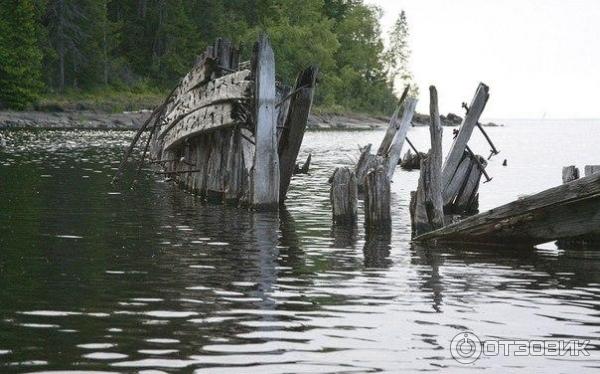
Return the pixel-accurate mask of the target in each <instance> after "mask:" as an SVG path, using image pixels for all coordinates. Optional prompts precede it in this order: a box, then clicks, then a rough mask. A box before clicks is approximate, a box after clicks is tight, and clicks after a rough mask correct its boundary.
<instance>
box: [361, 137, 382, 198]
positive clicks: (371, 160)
mask: <svg viewBox="0 0 600 374" xmlns="http://www.w3.org/2000/svg"><path fill="white" fill-rule="evenodd" d="M382 160H383V158H382V157H381V156H376V155H374V154H371V144H367V145H366V146H364V147H362V148H361V149H360V157H359V158H358V162H357V163H356V168H355V169H354V172H355V174H356V180H357V181H358V190H359V191H360V192H362V191H363V190H364V182H365V178H366V177H367V173H368V172H369V171H370V170H371V169H373V168H374V167H376V166H377V165H379V164H381V163H382V162H383V161H382Z"/></svg>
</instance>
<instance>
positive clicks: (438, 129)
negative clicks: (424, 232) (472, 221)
mask: <svg viewBox="0 0 600 374" xmlns="http://www.w3.org/2000/svg"><path fill="white" fill-rule="evenodd" d="M429 119H430V121H431V123H430V125H429V138H430V141H431V152H430V155H429V159H430V161H429V167H430V170H429V174H430V177H429V188H428V189H426V190H425V192H426V194H425V200H426V201H428V202H431V207H432V212H431V214H429V213H428V215H429V216H430V217H431V222H432V226H433V228H434V229H438V228H440V227H442V226H444V199H443V197H442V154H443V150H442V136H443V131H444V130H443V129H442V121H441V119H440V111H439V107H438V94H437V89H436V88H435V86H430V87H429Z"/></svg>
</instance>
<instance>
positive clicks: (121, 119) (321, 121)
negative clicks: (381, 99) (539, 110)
mask: <svg viewBox="0 0 600 374" xmlns="http://www.w3.org/2000/svg"><path fill="white" fill-rule="evenodd" d="M150 113H151V111H150V110H140V111H132V112H121V113H108V112H102V111H91V110H73V111H58V112H42V111H24V112H15V111H0V129H54V130H69V129H81V130H136V129H139V128H140V126H141V125H142V124H143V123H144V121H145V120H146V119H147V118H148V116H149V115H150ZM389 121H390V118H389V117H385V116H374V115H369V114H360V113H347V114H338V113H327V112H321V111H319V113H317V114H311V115H310V117H309V119H308V125H307V129H308V130H309V131H310V130H374V129H382V128H386V127H387V126H388V124H389ZM461 121H462V118H461V117H459V116H456V115H453V114H449V115H448V116H442V124H443V125H444V126H459V125H460V123H461ZM428 124H429V116H428V115H423V114H418V113H417V114H415V116H414V118H413V126H427V125H428ZM484 126H499V125H496V124H494V123H488V124H484Z"/></svg>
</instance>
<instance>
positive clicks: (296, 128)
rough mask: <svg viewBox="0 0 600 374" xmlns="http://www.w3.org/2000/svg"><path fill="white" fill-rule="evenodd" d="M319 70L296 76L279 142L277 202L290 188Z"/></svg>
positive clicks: (306, 71) (313, 67)
mask: <svg viewBox="0 0 600 374" xmlns="http://www.w3.org/2000/svg"><path fill="white" fill-rule="evenodd" d="M318 73H319V69H318V68H317V67H316V66H311V67H309V68H308V69H306V70H304V71H303V72H301V73H300V74H299V75H298V79H296V85H295V86H294V91H292V92H293V93H292V96H291V98H290V99H289V100H290V104H289V111H288V114H287V117H286V120H285V125H284V128H283V131H282V133H281V139H280V141H279V146H278V152H279V170H280V175H281V182H280V186H279V201H280V202H283V201H284V200H285V196H286V194H287V190H288V188H289V186H290V181H291V179H292V175H293V174H294V169H295V168H296V158H297V157H298V152H300V145H302V139H303V138H304V132H305V130H306V122H307V121H308V115H309V113H310V107H311V104H312V100H313V95H314V87H315V81H316V79H317V74H318Z"/></svg>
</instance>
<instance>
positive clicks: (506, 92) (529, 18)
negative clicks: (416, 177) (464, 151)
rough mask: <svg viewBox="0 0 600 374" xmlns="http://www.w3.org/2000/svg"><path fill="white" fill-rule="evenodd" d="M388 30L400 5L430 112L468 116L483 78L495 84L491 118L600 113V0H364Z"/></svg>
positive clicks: (488, 115)
mask: <svg viewBox="0 0 600 374" xmlns="http://www.w3.org/2000/svg"><path fill="white" fill-rule="evenodd" d="M366 2H367V3H368V4H374V5H378V6H379V7H381V9H382V10H383V17H382V19H381V22H382V26H383V32H384V34H386V36H387V31H388V30H389V29H390V28H391V26H392V24H393V23H394V21H395V19H396V17H397V16H398V14H399V13H400V11H401V10H402V9H404V10H405V11H406V13H407V17H408V22H409V27H410V31H411V36H410V45H411V49H412V62H411V66H412V71H413V74H414V76H415V80H416V82H417V84H418V85H419V88H420V90H421V97H420V103H419V108H418V109H419V111H422V112H426V111H428V109H427V108H428V105H429V99H428V95H429V94H428V91H429V90H428V87H429V85H430V84H435V85H436V86H437V88H438V92H439V95H440V111H441V112H442V113H446V112H448V111H454V112H455V113H458V114H461V115H462V110H461V109H460V104H461V102H462V101H467V102H470V101H471V98H472V96H473V94H474V92H475V88H476V86H477V83H478V82H480V81H481V82H484V83H486V84H488V85H489V86H490V101H489V102H488V106H487V108H486V111H485V113H484V117H486V118H542V117H543V116H545V117H546V118H600V0H485V1H483V0H366Z"/></svg>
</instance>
